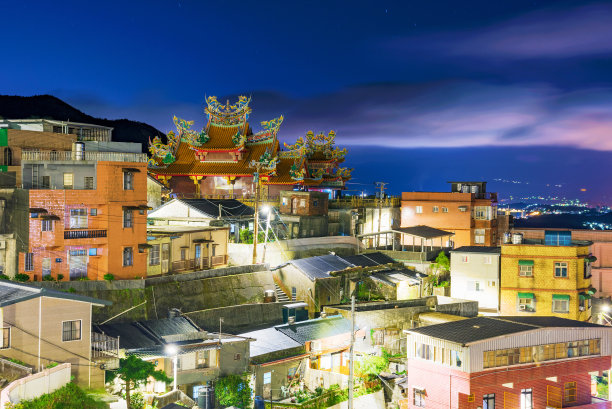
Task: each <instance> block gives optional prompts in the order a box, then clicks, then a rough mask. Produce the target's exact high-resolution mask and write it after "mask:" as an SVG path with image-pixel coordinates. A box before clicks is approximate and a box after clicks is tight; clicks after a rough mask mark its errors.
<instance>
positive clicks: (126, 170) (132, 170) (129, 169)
mask: <svg viewBox="0 0 612 409" xmlns="http://www.w3.org/2000/svg"><path fill="white" fill-rule="evenodd" d="M123 171H124V172H132V173H138V172H140V169H136V168H123Z"/></svg>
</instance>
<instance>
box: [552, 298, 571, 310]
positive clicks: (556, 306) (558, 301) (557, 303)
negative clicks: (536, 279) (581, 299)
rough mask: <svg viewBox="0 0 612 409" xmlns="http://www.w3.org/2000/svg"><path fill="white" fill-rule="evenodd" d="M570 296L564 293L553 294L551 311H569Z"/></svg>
mask: <svg viewBox="0 0 612 409" xmlns="http://www.w3.org/2000/svg"><path fill="white" fill-rule="evenodd" d="M569 303H570V296H569V295H566V294H553V300H552V311H553V312H557V313H567V312H569Z"/></svg>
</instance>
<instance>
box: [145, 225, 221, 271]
mask: <svg viewBox="0 0 612 409" xmlns="http://www.w3.org/2000/svg"><path fill="white" fill-rule="evenodd" d="M228 237H229V227H210V226H209V227H201V226H173V225H170V226H147V244H148V245H149V246H150V247H149V259H148V262H147V277H151V276H157V275H161V274H169V273H170V274H172V273H184V272H189V271H197V270H206V269H209V268H214V267H222V266H226V265H227V241H228Z"/></svg>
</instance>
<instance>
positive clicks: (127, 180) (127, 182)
mask: <svg viewBox="0 0 612 409" xmlns="http://www.w3.org/2000/svg"><path fill="white" fill-rule="evenodd" d="M123 190H134V174H133V173H132V172H123Z"/></svg>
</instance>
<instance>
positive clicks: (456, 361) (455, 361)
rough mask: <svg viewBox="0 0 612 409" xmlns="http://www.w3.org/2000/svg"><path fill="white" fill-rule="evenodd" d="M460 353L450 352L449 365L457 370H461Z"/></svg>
mask: <svg viewBox="0 0 612 409" xmlns="http://www.w3.org/2000/svg"><path fill="white" fill-rule="evenodd" d="M462 361H463V360H462V359H461V353H460V352H458V351H451V365H452V366H456V367H457V368H461V362H462Z"/></svg>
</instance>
